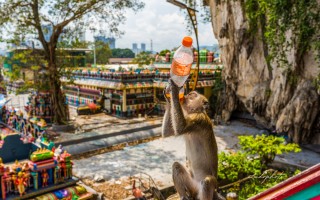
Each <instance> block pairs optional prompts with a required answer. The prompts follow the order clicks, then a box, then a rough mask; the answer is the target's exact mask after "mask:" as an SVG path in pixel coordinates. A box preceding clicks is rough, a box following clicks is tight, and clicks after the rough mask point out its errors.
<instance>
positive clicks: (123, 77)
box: [61, 50, 222, 117]
mask: <svg viewBox="0 0 320 200" xmlns="http://www.w3.org/2000/svg"><path fill="white" fill-rule="evenodd" d="M173 53H174V52H171V53H167V55H166V57H165V58H163V61H162V62H160V60H158V61H159V62H156V63H154V64H152V65H151V66H149V67H147V68H146V69H141V68H138V67H137V65H130V64H129V65H121V66H119V65H107V66H105V67H104V68H78V69H75V70H73V71H72V72H71V73H72V74H73V78H74V81H73V83H72V84H67V85H66V86H64V87H63V90H64V92H65V94H66V103H67V104H68V105H69V106H75V107H81V106H82V105H89V104H90V103H95V102H97V101H99V102H100V104H101V106H102V107H103V109H104V110H105V111H106V112H107V113H108V114H111V115H114V116H118V117H132V116H138V115H139V114H142V115H143V114H149V113H150V112H153V113H154V114H163V113H164V107H165V100H164V99H163V89H164V88H165V87H166V85H167V83H168V79H169V76H170V66H171V59H172V56H173ZM197 56H198V55H197V54H196V53H195V60H196V59H197ZM200 61H201V63H200V71H199V76H198V82H197V86H196V90H197V91H198V92H200V93H202V94H204V95H205V96H206V97H207V98H209V97H210V96H211V88H212V86H213V84H214V79H215V71H216V70H221V69H222V66H221V65H218V64H216V63H215V62H214V57H213V53H212V52H207V51H205V50H202V51H201V52H200ZM195 67H196V65H195V64H194V65H193V67H192V72H191V75H192V74H193V73H195V72H196V69H195ZM61 80H62V82H65V83H68V81H69V80H68V79H67V77H62V79H61ZM188 83H189V86H190V87H191V85H192V84H193V82H192V80H191V79H190V78H189V79H188Z"/></svg>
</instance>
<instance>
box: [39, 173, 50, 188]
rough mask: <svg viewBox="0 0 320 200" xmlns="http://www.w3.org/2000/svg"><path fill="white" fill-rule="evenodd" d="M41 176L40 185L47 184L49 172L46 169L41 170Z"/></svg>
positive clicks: (44, 185)
mask: <svg viewBox="0 0 320 200" xmlns="http://www.w3.org/2000/svg"><path fill="white" fill-rule="evenodd" d="M41 177H42V187H46V186H48V180H49V174H48V172H47V171H46V170H43V171H42V174H41Z"/></svg>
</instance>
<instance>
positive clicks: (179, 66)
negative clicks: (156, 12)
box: [166, 36, 193, 99]
mask: <svg viewBox="0 0 320 200" xmlns="http://www.w3.org/2000/svg"><path fill="white" fill-rule="evenodd" d="M191 46H192V38H191V37H189V36H186V37H184V38H183V40H182V45H181V46H180V47H179V48H178V49H177V51H176V52H175V53H174V55H173V59H172V64H171V69H170V77H171V80H173V81H174V82H175V84H177V86H179V87H182V86H183V84H184V83H185V82H186V80H187V79H188V77H189V74H190V70H191V66H192V63H193V51H192V48H191ZM166 93H167V97H170V95H168V93H169V91H168V88H166ZM183 96H184V89H183V88H182V89H181V90H180V92H179V99H182V98H183Z"/></svg>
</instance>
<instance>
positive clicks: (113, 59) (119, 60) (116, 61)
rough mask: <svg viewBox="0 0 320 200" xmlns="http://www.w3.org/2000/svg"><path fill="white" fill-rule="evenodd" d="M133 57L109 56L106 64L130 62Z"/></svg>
mask: <svg viewBox="0 0 320 200" xmlns="http://www.w3.org/2000/svg"><path fill="white" fill-rule="evenodd" d="M132 60H133V58H109V62H108V64H130V63H132Z"/></svg>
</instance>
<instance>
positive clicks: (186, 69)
mask: <svg viewBox="0 0 320 200" xmlns="http://www.w3.org/2000/svg"><path fill="white" fill-rule="evenodd" d="M191 66H192V63H190V64H188V65H183V64H181V63H179V62H177V61H176V60H175V59H173V60H172V64H171V70H172V72H173V73H174V74H175V75H177V76H187V75H189V74H190V70H191Z"/></svg>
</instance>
